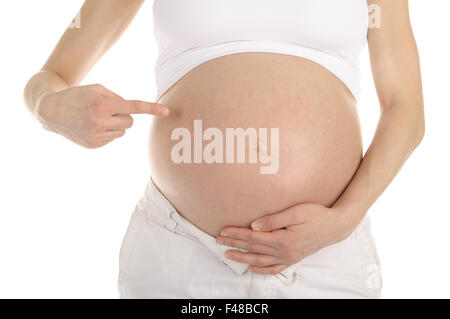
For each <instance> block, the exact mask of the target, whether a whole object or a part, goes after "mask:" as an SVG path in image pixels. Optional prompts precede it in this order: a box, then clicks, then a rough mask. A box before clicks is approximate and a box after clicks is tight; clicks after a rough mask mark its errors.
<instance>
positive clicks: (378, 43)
mask: <svg viewBox="0 0 450 319" xmlns="http://www.w3.org/2000/svg"><path fill="white" fill-rule="evenodd" d="M369 3H370V4H375V5H378V6H379V8H380V10H381V16H382V20H381V28H373V29H370V30H369V35H368V43H369V51H370V58H371V65H372V73H373V77H374V80H375V86H376V89H377V93H378V97H379V101H380V108H381V115H380V119H379V122H378V126H377V130H376V132H375V136H374V138H373V140H372V143H371V145H370V147H369V148H368V150H367V152H366V154H365V156H364V159H363V161H362V163H361V165H360V167H359V169H358V171H357V172H356V174H355V176H354V177H353V179H352V182H351V183H350V185H348V187H347V189H346V190H345V191H344V193H343V194H342V195H341V196H340V198H339V199H338V200H337V202H336V203H335V204H334V206H333V207H334V208H337V209H339V210H340V211H341V212H342V214H344V215H345V216H346V217H345V219H346V221H345V223H344V224H348V225H350V227H347V228H348V231H351V229H352V227H353V226H356V225H357V224H358V223H359V222H360V221H361V219H362V218H363V217H364V215H365V214H366V212H367V211H368V209H369V208H370V207H371V205H372V204H373V203H374V202H375V200H376V199H377V198H378V197H379V196H380V195H381V194H382V193H383V191H384V190H385V189H386V187H387V186H388V185H389V183H390V182H391V181H392V179H393V178H394V176H395V175H396V174H397V173H398V171H399V170H400V168H401V167H402V166H403V164H404V163H405V161H406V160H407V159H408V157H409V156H410V155H411V153H412V152H413V151H414V149H415V148H416V147H417V146H418V145H419V143H420V142H421V140H422V138H423V136H424V131H425V121H424V110H423V108H424V107H423V95H422V83H421V75H420V66H419V56H418V52H417V47H416V43H415V40H414V36H413V32H412V30H411V25H410V21H409V10H408V1H407V0H396V1H389V0H371V1H369Z"/></svg>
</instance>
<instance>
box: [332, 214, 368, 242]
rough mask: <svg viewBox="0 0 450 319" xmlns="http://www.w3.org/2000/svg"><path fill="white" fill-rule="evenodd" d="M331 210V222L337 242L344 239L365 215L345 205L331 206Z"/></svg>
mask: <svg viewBox="0 0 450 319" xmlns="http://www.w3.org/2000/svg"><path fill="white" fill-rule="evenodd" d="M331 210H332V211H333V215H334V220H333V222H334V225H335V229H336V231H335V233H336V236H335V237H336V241H337V242H339V241H342V240H344V239H346V238H347V237H348V236H349V235H350V234H351V233H352V232H353V231H354V230H355V228H356V227H357V226H358V224H359V222H360V221H361V219H362V218H363V217H364V215H365V214H364V213H362V212H358V211H355V210H353V209H351V208H350V207H346V206H336V207H332V208H331Z"/></svg>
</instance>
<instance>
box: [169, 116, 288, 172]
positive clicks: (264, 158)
mask: <svg viewBox="0 0 450 319" xmlns="http://www.w3.org/2000/svg"><path fill="white" fill-rule="evenodd" d="M279 135H280V133H279V129H278V128H271V129H270V154H269V151H268V149H269V148H268V143H269V142H268V129H267V128H259V129H255V128H248V129H246V130H244V129H243V128H226V130H225V139H224V134H223V133H222V131H221V130H220V129H218V128H215V127H210V128H207V129H206V130H205V131H203V123H202V120H194V136H193V139H192V136H191V132H190V131H189V130H188V129H187V128H184V127H180V128H176V129H174V130H173V131H172V134H171V136H170V138H171V139H172V141H174V140H175V141H179V142H178V143H176V144H175V145H174V146H173V147H172V151H171V157H172V161H173V162H174V163H176V164H180V163H203V162H204V163H208V164H212V163H220V164H222V163H246V158H247V156H246V155H247V154H246V153H247V152H246V150H247V149H248V163H258V161H259V163H261V164H267V165H266V166H261V167H260V173H261V174H275V173H276V172H278V167H279V152H280V149H279V148H280V147H279V139H280V136H279ZM247 140H248V147H247ZM204 141H209V143H207V144H206V145H205V146H204V147H203V142H204ZM192 144H193V145H192ZM224 144H225V145H224ZM235 145H236V148H235ZM192 146H193V151H194V158H193V159H192ZM224 146H225V147H224ZM235 149H236V154H235ZM224 150H225V156H224Z"/></svg>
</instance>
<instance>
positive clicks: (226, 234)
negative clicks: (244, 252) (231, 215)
mask: <svg viewBox="0 0 450 319" xmlns="http://www.w3.org/2000/svg"><path fill="white" fill-rule="evenodd" d="M220 236H223V237H228V233H227V232H224V231H223V232H221V233H220Z"/></svg>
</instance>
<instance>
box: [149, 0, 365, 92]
mask: <svg viewBox="0 0 450 319" xmlns="http://www.w3.org/2000/svg"><path fill="white" fill-rule="evenodd" d="M153 15H154V31H155V36H156V40H157V42H158V47H159V56H158V59H157V61H156V67H155V76H156V87H157V97H156V99H159V97H160V96H161V95H162V94H163V93H164V92H165V91H166V90H167V89H169V88H170V87H171V86H172V85H173V84H175V83H176V82H177V81H178V80H179V79H180V78H182V77H183V76H184V75H185V74H186V73H188V72H189V71H190V70H192V69H193V68H194V67H196V66H198V65H200V64H202V63H204V62H206V61H208V60H211V59H214V58H217V57H221V56H225V55H227V54H233V53H239V52H272V53H279V54H288V55H294V56H298V57H302V58H306V59H309V60H311V61H314V62H316V63H318V64H320V65H321V66H323V67H324V68H326V69H327V70H329V71H330V72H332V73H333V74H334V75H335V76H337V77H338V78H339V79H340V80H341V81H342V82H343V83H344V84H345V85H346V86H347V87H348V89H349V90H350V92H351V93H352V94H353V96H354V97H355V99H356V100H357V99H358V96H359V82H360V80H359V55H360V52H361V49H363V48H364V46H365V44H366V39H367V29H368V23H369V18H368V6H367V2H366V0H154V2H153Z"/></svg>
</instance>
